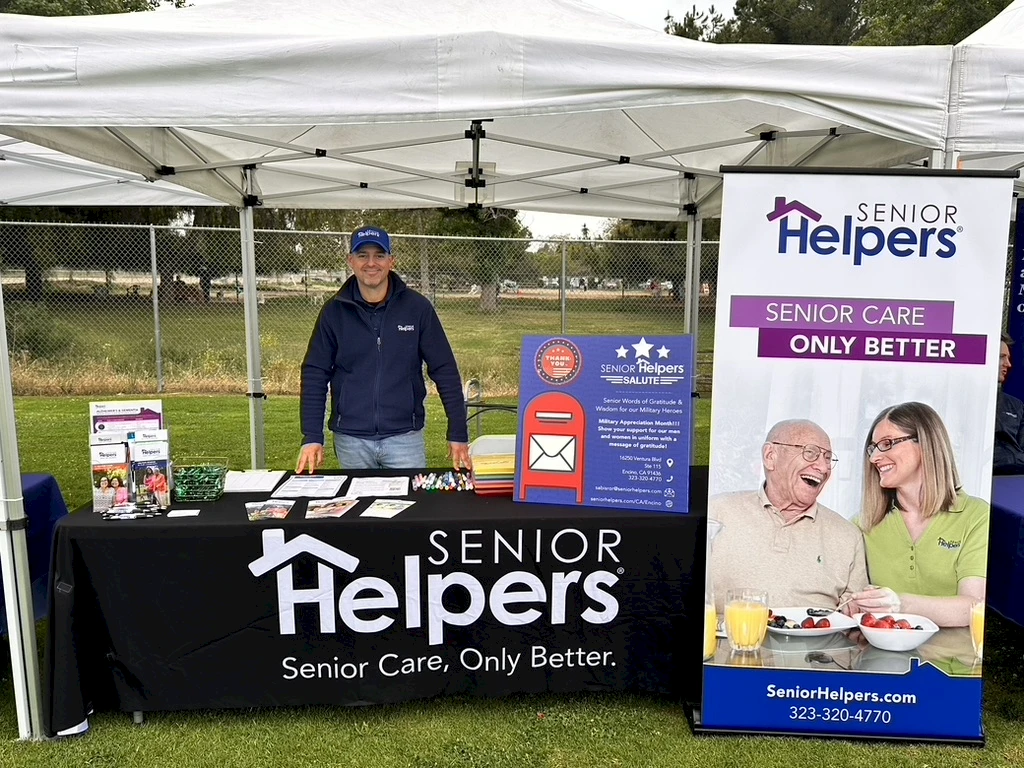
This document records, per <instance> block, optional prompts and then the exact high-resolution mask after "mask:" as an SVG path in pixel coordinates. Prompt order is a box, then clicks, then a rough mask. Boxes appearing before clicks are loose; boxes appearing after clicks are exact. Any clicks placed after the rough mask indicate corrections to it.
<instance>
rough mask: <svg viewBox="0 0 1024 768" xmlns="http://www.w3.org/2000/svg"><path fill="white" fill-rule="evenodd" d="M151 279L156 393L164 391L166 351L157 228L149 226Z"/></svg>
mask: <svg viewBox="0 0 1024 768" xmlns="http://www.w3.org/2000/svg"><path fill="white" fill-rule="evenodd" d="M149 277H150V280H151V281H152V285H153V290H152V292H151V295H152V298H153V346H154V347H155V348H156V391H157V392H163V391H164V351H163V340H162V338H161V329H160V273H159V271H158V269H157V263H156V228H155V227H154V226H153V225H152V224H150V225H149Z"/></svg>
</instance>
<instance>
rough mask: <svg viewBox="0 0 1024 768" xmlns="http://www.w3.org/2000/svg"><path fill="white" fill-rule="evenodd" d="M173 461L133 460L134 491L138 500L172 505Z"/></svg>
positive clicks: (163, 505)
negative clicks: (171, 478)
mask: <svg viewBox="0 0 1024 768" xmlns="http://www.w3.org/2000/svg"><path fill="white" fill-rule="evenodd" d="M171 476H172V474H171V462H170V461H168V460H167V459H158V460H155V461H133V462H132V492H133V493H134V494H135V498H136V499H137V500H138V501H151V502H154V503H155V504H157V505H158V506H160V507H169V506H170V505H171V484H170V479H169V478H170V477H171Z"/></svg>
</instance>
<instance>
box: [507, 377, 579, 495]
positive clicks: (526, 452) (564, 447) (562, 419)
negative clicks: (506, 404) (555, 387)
mask: <svg viewBox="0 0 1024 768" xmlns="http://www.w3.org/2000/svg"><path fill="white" fill-rule="evenodd" d="M586 435H587V417H586V414H585V413H584V411H583V406H582V405H581V404H580V402H579V400H577V399H576V398H575V397H573V396H572V395H567V394H565V393H563V392H543V393H541V394H539V395H537V396H536V397H535V398H533V400H531V401H530V402H529V403H527V405H526V410H525V412H524V414H523V455H522V456H520V457H519V459H520V466H521V467H522V472H521V475H520V480H519V498H520V499H522V500H523V501H526V491H527V489H528V488H569V489H572V490H574V491H576V503H577V504H582V503H583V467H584V462H583V457H584V448H585V443H586Z"/></svg>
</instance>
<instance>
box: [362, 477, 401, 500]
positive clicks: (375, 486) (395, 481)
mask: <svg viewBox="0 0 1024 768" xmlns="http://www.w3.org/2000/svg"><path fill="white" fill-rule="evenodd" d="M347 495H348V496H359V497H365V496H408V495H409V478H408V477H353V478H352V483H351V485H349V488H348V493H347Z"/></svg>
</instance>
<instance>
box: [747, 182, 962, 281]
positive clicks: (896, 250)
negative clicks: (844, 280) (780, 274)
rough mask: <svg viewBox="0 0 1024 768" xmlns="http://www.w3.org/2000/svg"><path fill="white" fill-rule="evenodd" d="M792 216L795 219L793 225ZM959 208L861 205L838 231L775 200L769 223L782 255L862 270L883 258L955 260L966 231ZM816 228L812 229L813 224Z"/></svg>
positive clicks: (797, 204)
mask: <svg viewBox="0 0 1024 768" xmlns="http://www.w3.org/2000/svg"><path fill="white" fill-rule="evenodd" d="M790 214H796V221H795V222H791V221H790V219H791V216H790ZM959 216H960V212H959V210H958V208H957V206H956V205H953V204H951V203H948V202H932V201H926V202H915V203H906V202H861V203H858V204H857V206H856V209H855V212H854V213H851V214H848V215H846V216H844V217H843V220H842V223H841V224H839V225H838V226H831V225H830V224H825V223H821V219H822V214H821V213H819V212H818V211H816V210H814V209H813V208H811V207H810V206H809V205H806V204H805V203H803V202H801V201H799V200H787V199H786V198H785V197H783V196H779V197H776V198H775V205H774V207H773V208H772V210H770V211H768V213H767V214H766V217H767V219H768V221H769V222H771V223H774V222H778V225H779V253H780V254H786V253H788V252H790V250H791V249H795V250H796V251H797V252H798V253H800V254H801V255H805V254H807V253H808V252H809V251H810V252H811V253H814V254H817V255H818V256H831V255H833V254H836V253H842V255H843V256H851V257H852V261H853V265H854V266H857V267H859V266H861V265H863V264H867V263H869V262H870V261H871V259H872V257H874V256H879V255H881V254H888V255H891V256H896V257H897V258H907V257H909V256H913V257H917V258H926V257H929V256H932V257H936V258H939V259H950V258H952V257H953V256H954V255H955V254H956V250H957V244H956V240H955V238H956V236H957V234H958V233H960V232H962V231H963V227H962V226H961V225H960V223H959V221H958V218H959ZM812 223H813V224H817V226H814V227H812V226H811V224H812Z"/></svg>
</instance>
